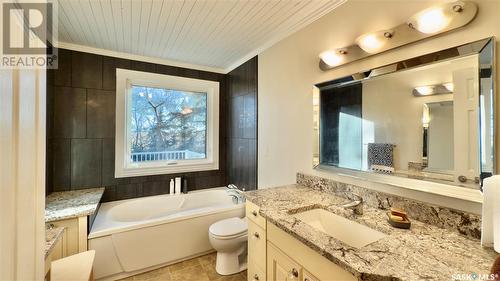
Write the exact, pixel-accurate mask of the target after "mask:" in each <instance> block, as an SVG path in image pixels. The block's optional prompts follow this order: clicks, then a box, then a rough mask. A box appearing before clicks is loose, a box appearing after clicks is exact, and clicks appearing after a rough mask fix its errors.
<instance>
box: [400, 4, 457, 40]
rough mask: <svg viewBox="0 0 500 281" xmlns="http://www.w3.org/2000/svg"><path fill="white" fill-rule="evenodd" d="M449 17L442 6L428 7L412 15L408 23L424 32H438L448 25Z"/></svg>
mask: <svg viewBox="0 0 500 281" xmlns="http://www.w3.org/2000/svg"><path fill="white" fill-rule="evenodd" d="M450 20H451V18H450V17H448V16H447V15H445V13H444V11H443V8H441V7H437V8H430V9H426V10H423V11H422V12H420V13H418V14H416V15H415V16H413V17H412V18H411V19H410V21H409V23H408V25H409V26H410V28H415V29H417V30H418V31H420V32H422V33H426V34H431V33H436V32H439V31H441V30H443V29H445V28H446V26H448V24H449V23H450Z"/></svg>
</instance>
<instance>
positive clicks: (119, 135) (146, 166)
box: [115, 69, 220, 178]
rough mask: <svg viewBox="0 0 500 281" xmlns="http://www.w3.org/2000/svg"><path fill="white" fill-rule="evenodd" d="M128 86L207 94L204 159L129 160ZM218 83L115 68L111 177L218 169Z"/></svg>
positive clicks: (129, 90)
mask: <svg viewBox="0 0 500 281" xmlns="http://www.w3.org/2000/svg"><path fill="white" fill-rule="evenodd" d="M132 85H140V86H145V87H155V88H166V89H175V90H179V91H189V92H202V93H207V134H206V136H207V137H206V158H205V159H187V160H169V161H147V162H137V163H133V162H132V160H131V157H130V151H131V143H130V138H129V137H128V135H129V132H130V131H131V130H130V124H129V123H128V122H127V121H128V120H130V110H129V109H130V106H131V104H132V91H131V86H132ZM219 87H220V85H219V82H216V81H208V80H201V79H193V78H185V77H180V76H171V75H164V74H156V73H149V72H142V71H133V70H126V69H116V137H115V177H117V178H123V177H133V176H146V175H159V174H172V173H186V172H198V171H208V170H218V169H219Z"/></svg>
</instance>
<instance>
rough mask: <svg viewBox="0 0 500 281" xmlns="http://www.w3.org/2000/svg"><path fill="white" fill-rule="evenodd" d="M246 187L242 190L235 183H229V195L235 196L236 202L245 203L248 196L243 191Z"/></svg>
mask: <svg viewBox="0 0 500 281" xmlns="http://www.w3.org/2000/svg"><path fill="white" fill-rule="evenodd" d="M244 191H245V189H244V188H243V190H240V189H239V188H238V187H237V186H236V185H234V184H229V185H228V186H227V188H226V192H227V194H228V195H229V196H231V197H233V202H234V203H235V204H240V203H245V202H246V198H245V194H244V193H243V192H244Z"/></svg>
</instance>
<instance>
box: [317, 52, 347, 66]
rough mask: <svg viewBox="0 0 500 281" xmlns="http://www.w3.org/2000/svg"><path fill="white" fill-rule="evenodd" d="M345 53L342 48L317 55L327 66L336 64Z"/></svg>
mask: <svg viewBox="0 0 500 281" xmlns="http://www.w3.org/2000/svg"><path fill="white" fill-rule="evenodd" d="M346 54H347V52H346V51H344V50H338V51H326V52H323V53H321V54H320V55H319V57H320V58H321V60H322V61H323V62H324V63H326V64H327V65H329V66H337V65H339V64H341V63H342V62H343V61H344V56H345V55H346Z"/></svg>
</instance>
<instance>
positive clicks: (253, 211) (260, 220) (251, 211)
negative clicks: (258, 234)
mask: <svg viewBox="0 0 500 281" xmlns="http://www.w3.org/2000/svg"><path fill="white" fill-rule="evenodd" d="M259 210H260V208H259V206H257V205H255V204H254V203H252V202H248V201H247V203H246V214H247V217H248V219H249V220H251V221H253V222H255V223H256V224H257V225H258V226H260V227H262V228H263V229H264V230H265V229H266V218H264V217H262V216H261V215H260V214H259Z"/></svg>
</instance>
